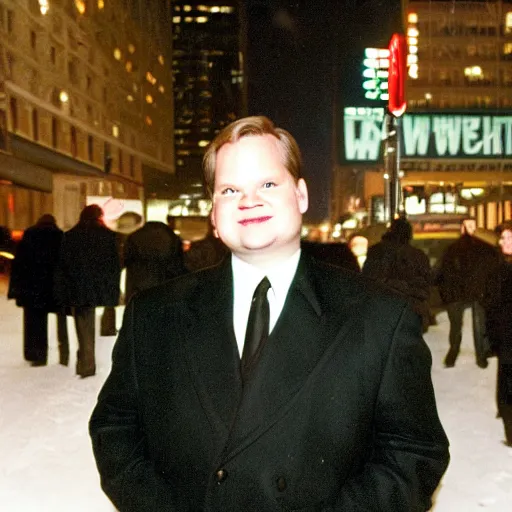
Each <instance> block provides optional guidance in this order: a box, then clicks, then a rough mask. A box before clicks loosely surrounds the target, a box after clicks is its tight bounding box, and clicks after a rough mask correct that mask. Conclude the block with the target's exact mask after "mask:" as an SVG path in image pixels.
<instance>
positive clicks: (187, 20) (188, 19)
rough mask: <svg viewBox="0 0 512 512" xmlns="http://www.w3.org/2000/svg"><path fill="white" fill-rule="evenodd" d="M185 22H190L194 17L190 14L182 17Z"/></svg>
mask: <svg viewBox="0 0 512 512" xmlns="http://www.w3.org/2000/svg"><path fill="white" fill-rule="evenodd" d="M183 19H184V21H185V23H192V21H193V20H194V18H191V17H190V16H187V17H186V18H183Z"/></svg>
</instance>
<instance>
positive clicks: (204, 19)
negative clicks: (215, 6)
mask: <svg viewBox="0 0 512 512" xmlns="http://www.w3.org/2000/svg"><path fill="white" fill-rule="evenodd" d="M207 21H208V16H198V17H197V18H196V22H197V23H206V22H207Z"/></svg>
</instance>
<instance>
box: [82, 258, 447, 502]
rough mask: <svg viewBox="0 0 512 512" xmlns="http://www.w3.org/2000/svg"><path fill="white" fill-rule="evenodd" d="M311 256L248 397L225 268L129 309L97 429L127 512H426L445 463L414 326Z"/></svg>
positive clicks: (102, 464)
mask: <svg viewBox="0 0 512 512" xmlns="http://www.w3.org/2000/svg"><path fill="white" fill-rule="evenodd" d="M370 286H371V285H370V284H369V282H367V281H366V280H365V279H364V278H362V277H361V276H360V275H357V274H353V273H350V272H346V271H344V270H343V269H339V268H335V267H331V266H329V265H327V264H324V263H319V262H316V261H315V260H313V259H309V258H308V257H307V256H305V255H303V256H302V257H301V261H300V263H299V267H298V270H297V273H296V276H295V278H294V280H293V282H292V285H291V287H290V290H289V293H288V296H287V299H286V303H285V305H284V309H283V311H282V313H281V315H280V317H279V320H278V322H277V324H276V326H275V327H274V329H273V331H272V333H271V335H270V337H269V339H268V341H267V343H266V344H265V347H264V349H263V351H262V354H261V359H260V361H259V364H258V366H257V367H256V369H255V370H254V374H253V375H252V379H251V380H250V382H249V383H248V384H246V385H245V386H244V389H242V382H241V377H240V358H239V355H238V349H237V345H236V341H235V336H234V332H233V321H232V320H233V317H232V315H233V298H232V273H231V265H230V258H228V259H227V261H225V262H223V263H222V264H221V265H219V266H217V267H213V268H209V269H206V270H204V271H199V272H196V273H193V274H189V275H187V276H184V277H182V278H178V279H177V280H174V281H172V282H170V283H169V284H166V285H164V286H161V287H157V288H153V289H151V290H147V291H146V292H142V293H141V294H140V295H138V296H135V298H134V299H133V300H132V301H131V303H130V304H129V305H128V306H127V309H126V312H125V317H124V322H123V327H122V329H121V332H120V335H119V338H118V340H117V342H116V345H115V348H114V353H113V366H112V371H111V374H110V376H109V377H108V379H107V381H106V383H105V385H104V387H103V389H102V391H101V393H100V395H99V398H98V403H97V405H96V407H95V410H94V412H93V414H92V417H91V420H90V433H91V436H92V443H93V448H94V454H95V457H96V461H97V465H98V468H99V472H100V476H101V483H102V486H103V489H104V490H105V492H106V493H107V495H108V496H109V497H110V498H111V500H112V501H113V503H114V504H115V505H116V507H117V508H118V509H119V510H120V511H121V512H128V511H134V512H135V511H137V512H149V511H154V512H157V511H158V512H164V511H168V512H170V511H204V512H206V511H208V512H214V511H215V512H230V511H232V512H241V511H243V512H263V511H264V512H273V511H276V512H278V511H303V512H305V511H343V512H352V511H353V512H355V511H363V510H364V511H365V512H369V511H375V512H377V511H378V512H386V511H388V512H414V511H426V510H428V509H429V508H430V505H431V502H430V497H431V495H432V493H433V492H434V490H435V488H436V486H437V485H438V483H439V480H440V478H441V476H442V474H443V472H444V471H445V469H446V467H447V464H448V459H449V455H448V441H447V438H446V436H445V433H444V431H443V428H442V426H441V424H440V422H439V418H438V415H437V411H436V404H435V400H434V392H433V389H432V383H431V378H430V369H431V356H430V352H429V350H428V347H427V346H426V344H425V343H424V341H423V340H422V338H421V328H420V325H419V320H418V317H417V315H414V314H413V313H412V312H411V311H410V309H408V307H407V306H406V305H405V303H402V302H401V301H400V300H399V299H394V298H392V297H388V296H386V295H385V294H383V292H372V291H371V289H370Z"/></svg>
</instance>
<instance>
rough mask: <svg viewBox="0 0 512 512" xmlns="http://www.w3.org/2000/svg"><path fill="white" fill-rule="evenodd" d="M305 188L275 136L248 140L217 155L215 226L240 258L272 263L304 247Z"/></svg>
mask: <svg viewBox="0 0 512 512" xmlns="http://www.w3.org/2000/svg"><path fill="white" fill-rule="evenodd" d="M307 208H308V193H307V188H306V183H305V182H304V180H303V179H300V180H299V181H298V182H297V183H295V180H294V179H293V177H292V176H291V174H290V173H289V172H288V170H287V169H286V167H285V166H284V164H283V157H282V156H281V149H280V147H279V143H278V141H277V139H276V138H275V137H273V136H272V135H261V136H259V135H258V136H249V137H244V138H242V139H240V140H239V141H238V142H235V143H229V144H225V145H224V146H222V148H221V149H220V150H219V152H218V154H217V162H216V167H215V187H214V192H213V209H212V216H211V220H212V224H213V227H214V228H215V231H216V234H217V235H218V236H219V238H220V239H221V240H222V241H223V242H224V243H225V244H226V245H227V246H228V247H229V248H230V249H231V251H232V252H233V253H234V254H236V255H237V256H239V257H240V258H241V259H244V260H246V261H249V262H252V263H255V264H258V263H259V264H272V263H275V262H276V261H279V260H280V259H284V258H286V257H288V256H291V255H292V254H293V253H294V252H295V251H296V250H298V249H299V247H300V231H301V225H302V214H303V213H304V212H305V211H306V210H307Z"/></svg>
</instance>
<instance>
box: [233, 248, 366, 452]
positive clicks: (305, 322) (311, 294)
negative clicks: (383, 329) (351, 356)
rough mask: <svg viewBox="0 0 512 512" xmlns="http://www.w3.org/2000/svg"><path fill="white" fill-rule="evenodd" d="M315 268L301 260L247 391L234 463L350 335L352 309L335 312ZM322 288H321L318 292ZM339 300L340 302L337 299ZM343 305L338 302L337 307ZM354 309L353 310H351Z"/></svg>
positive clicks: (239, 416) (238, 423)
mask: <svg viewBox="0 0 512 512" xmlns="http://www.w3.org/2000/svg"><path fill="white" fill-rule="evenodd" d="M312 265H313V264H312V263H310V262H308V261H307V258H306V257H302V258H301V261H300V264H299V268H298V269H297V274H296V276H295V278H294V281H293V283H292V285H291V287H290V291H289V293H288V297H287V299H286V303H285V305H284V308H283V311H282V313H281V316H280V317H279V320H278V322H277V324H276V326H275V328H274V330H273V331H272V334H271V335H270V337H269V339H268V341H267V343H266V345H265V348H264V350H263V352H262V354H261V358H260V361H259V363H258V366H257V367H256V368H255V370H254V374H253V375H252V378H251V380H250V382H249V383H248V384H247V385H246V386H245V387H244V391H243V395H242V400H241V403H240V407H239V410H238V413H237V416H236V420H235V422H234V426H233V430H232V432H231V435H230V438H229V442H228V445H227V446H226V450H225V452H224V453H225V456H226V457H228V458H230V457H232V456H234V455H236V454H237V453H239V452H240V451H241V450H243V449H244V447H246V446H247V445H248V444H250V443H251V442H253V441H254V440H255V439H256V438H257V437H259V436H260V435H262V434H263V433H264V432H265V431H266V430H268V429H269V428H270V427H271V426H272V425H273V424H274V423H275V422H276V421H278V420H279V418H280V417H281V416H283V415H284V414H286V412H287V410H288V408H289V407H290V406H291V405H293V400H294V397H295V396H297V394H298V393H299V391H300V390H301V389H302V388H303V387H304V385H305V384H306V382H307V381H308V379H309V378H310V377H311V376H312V375H314V374H315V373H316V372H317V371H321V366H322V364H321V362H322V361H324V360H326V359H329V358H330V352H331V351H332V350H334V349H335V348H336V346H337V343H336V342H338V341H339V340H341V339H343V338H344V337H345V335H346V334H348V333H349V332H350V330H351V322H349V319H350V317H351V316H356V315H353V313H352V312H353V309H354V308H353V307H351V306H350V305H349V304H347V307H346V308H344V307H338V308H337V309H336V310H331V309H330V307H329V303H328V302H326V300H325V298H324V297H322V293H321V292H320V293H319V289H318V288H319V287H318V286H317V285H319V284H320V283H317V282H316V281H315V279H314V276H313V273H312V272H311V270H312ZM320 287H321V286H320ZM338 299H339V298H338ZM337 304H338V305H339V304H340V301H339V300H338V301H337ZM352 306H353V305H352Z"/></svg>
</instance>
